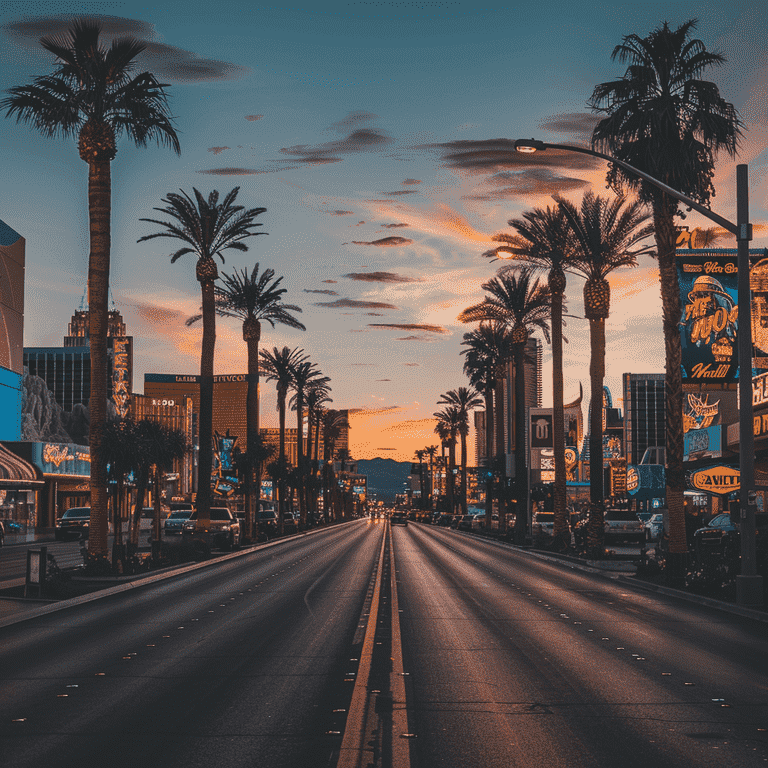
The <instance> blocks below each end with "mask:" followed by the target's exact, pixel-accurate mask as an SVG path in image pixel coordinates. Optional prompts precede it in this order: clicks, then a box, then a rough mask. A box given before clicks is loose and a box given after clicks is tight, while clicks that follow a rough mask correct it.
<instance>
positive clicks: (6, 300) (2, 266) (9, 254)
mask: <svg viewBox="0 0 768 768" xmlns="http://www.w3.org/2000/svg"><path fill="white" fill-rule="evenodd" d="M24 252H25V240H24V238H23V237H22V236H21V235H20V234H19V233H18V232H15V231H14V230H13V229H11V228H10V227H9V226H8V225H7V224H6V223H5V222H4V221H0V366H2V367H3V368H8V369H10V370H11V371H14V372H15V373H18V374H23V373H24V339H23V336H24Z"/></svg>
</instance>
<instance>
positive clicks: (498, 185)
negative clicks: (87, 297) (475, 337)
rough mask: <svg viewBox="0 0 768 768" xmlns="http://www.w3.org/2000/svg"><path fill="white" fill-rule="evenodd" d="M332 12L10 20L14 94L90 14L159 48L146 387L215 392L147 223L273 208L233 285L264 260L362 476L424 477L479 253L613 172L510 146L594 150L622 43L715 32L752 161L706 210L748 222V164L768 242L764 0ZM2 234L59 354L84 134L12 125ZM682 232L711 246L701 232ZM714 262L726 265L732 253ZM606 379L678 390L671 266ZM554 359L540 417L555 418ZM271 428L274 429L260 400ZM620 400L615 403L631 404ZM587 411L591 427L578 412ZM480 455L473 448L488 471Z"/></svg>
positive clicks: (142, 358)
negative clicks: (383, 462) (180, 378)
mask: <svg viewBox="0 0 768 768" xmlns="http://www.w3.org/2000/svg"><path fill="white" fill-rule="evenodd" d="M480 6H481V7H478V4H476V3H474V2H471V3H470V2H464V0H460V1H458V2H376V1H375V0H371V1H370V2H348V3H342V2H326V3H294V4H292V5H291V6H287V7H286V6H280V5H268V6H261V5H258V4H251V5H248V6H247V7H244V6H243V4H242V3H234V2H230V1H229V0H220V1H219V2H217V3H203V2H200V1H199V0H185V2H178V1H174V2H161V3H159V4H157V5H149V4H145V3H142V2H133V1H132V0H126V1H125V2H63V1H62V2H59V0H47V1H46V2H44V3H41V2H28V1H27V0H19V1H18V2H17V1H15V0H5V1H4V2H3V3H2V4H0V91H6V90H7V89H8V88H10V87H12V86H15V85H22V84H27V83H31V82H32V80H33V78H34V77H36V76H39V75H42V74H46V73H49V72H51V71H53V69H54V60H53V57H52V56H51V55H50V54H48V53H47V52H46V51H44V50H43V49H42V48H41V47H40V46H39V43H38V41H39V38H40V37H41V36H42V35H45V34H51V33H61V32H63V31H64V30H65V29H66V27H67V25H68V23H69V22H70V21H71V20H72V19H73V18H74V17H78V16H80V17H82V16H87V17H91V18H96V19H98V20H99V21H100V22H101V23H102V25H103V29H104V39H105V41H106V42H109V41H111V40H112V39H113V38H114V37H116V36H117V37H119V36H123V35H126V34H129V35H132V36H134V37H136V38H138V39H140V40H141V41H143V42H144V43H145V45H146V50H145V51H144V52H143V53H142V54H141V55H140V57H139V58H138V59H137V62H138V63H137V69H136V72H137V73H138V72H139V71H144V70H149V71H151V72H153V73H154V74H155V75H156V76H157V77H158V79H159V80H160V81H161V82H162V83H165V84H167V85H168V95H169V100H170V110H171V112H172V114H173V116H174V125H175V127H176V129H177V131H178V133H179V138H180V142H181V155H180V156H177V155H176V154H175V153H173V152H172V151H170V150H168V149H166V148H158V147H155V146H151V145H150V146H149V147H147V148H137V147H135V146H133V145H132V144H131V143H130V142H129V141H128V140H127V139H125V138H123V139H122V140H121V141H120V142H119V145H118V154H117V157H116V159H115V161H114V162H113V164H112V269H111V290H112V295H113V298H114V302H115V306H116V308H117V309H119V311H120V312H121V313H122V315H123V317H124V319H125V321H126V324H127V327H128V333H129V334H131V335H132V336H133V337H134V389H135V391H137V392H142V391H143V381H144V373H145V372H150V373H183V374H195V373H199V365H200V363H199V349H200V339H201V333H202V330H201V328H199V327H191V328H187V327H186V326H185V324H184V321H185V320H186V318H188V317H189V316H191V315H193V314H196V313H197V312H198V311H199V306H200V290H199V284H198V283H197V281H196V279H195V265H194V258H193V257H191V256H186V257H182V258H181V259H179V260H178V261H177V262H176V263H175V264H171V263H170V254H171V253H172V252H173V251H174V250H175V247H174V246H173V241H170V240H166V239H162V238H161V239H155V240H151V241H148V242H143V243H137V241H138V239H139V238H140V237H142V236H143V235H147V234H151V233H153V232H156V231H159V228H158V227H157V226H156V225H153V224H148V223H146V222H143V221H141V219H142V218H163V217H162V216H160V215H158V213H157V211H154V210H153V208H155V207H158V206H161V205H162V198H163V197H164V196H165V195H166V194H168V193H169V192H178V191H179V190H183V191H185V192H189V193H191V191H192V189H193V188H197V189H199V190H200V191H201V192H202V193H203V194H205V195H207V194H208V193H209V192H210V191H211V190H213V189H217V190H219V191H220V193H221V194H222V195H224V194H226V193H227V192H229V191H230V190H231V189H232V188H233V187H240V192H239V194H238V198H237V202H238V203H240V204H242V205H244V206H246V207H249V208H251V207H264V208H266V209H267V211H266V212H265V213H263V214H262V215H261V216H259V217H258V221H259V222H261V223H262V224H263V226H262V227H260V228H259V230H260V231H263V232H265V233H267V234H266V236H259V237H254V238H251V239H250V241H248V245H249V251H248V252H247V253H244V254H241V253H237V252H234V251H232V252H230V254H231V255H227V256H225V258H226V263H225V264H224V265H221V264H220V265H219V269H220V272H227V273H231V272H232V270H233V269H234V268H238V269H241V268H243V267H247V268H248V269H249V270H250V269H251V268H252V267H253V265H254V264H255V263H258V264H259V265H260V268H261V269H265V268H271V269H273V270H274V271H275V274H276V276H282V277H283V278H284V279H283V281H282V284H281V287H284V288H287V291H288V292H287V293H286V294H285V296H284V298H283V300H284V301H285V302H286V303H290V304H295V305H298V306H299V307H301V308H302V310H303V311H302V313H301V314H300V315H298V317H299V319H300V320H301V321H302V322H303V323H304V324H305V326H306V328H307V330H306V331H305V332H302V331H299V330H293V329H290V328H287V327H285V326H279V325H278V326H277V327H276V328H274V329H272V328H271V327H270V326H269V325H265V326H264V328H263V332H262V347H264V348H270V349H271V348H272V347H278V348H280V347H283V346H288V347H290V348H294V347H299V348H301V349H304V350H305V352H306V353H308V354H309V356H310V359H311V360H312V361H313V362H315V363H316V364H317V366H318V367H319V368H320V369H321V370H322V372H323V374H324V375H326V376H329V377H330V379H331V387H332V392H331V397H332V399H333V403H332V407H334V408H349V409H351V410H352V411H353V416H352V430H351V433H350V447H351V451H352V454H353V456H354V457H355V458H359V459H365V458H373V457H375V456H381V457H385V458H393V459H396V460H398V461H408V460H411V459H412V458H413V452H414V451H415V450H416V449H417V448H423V447H424V446H425V445H429V444H438V443H439V440H438V439H437V436H436V435H435V434H434V431H433V430H434V424H435V422H434V419H433V414H434V412H435V411H436V410H438V409H439V407H440V406H438V405H437V401H438V400H439V399H440V396H441V395H442V394H443V393H444V392H446V391H448V390H451V389H456V388H458V387H460V386H466V385H467V384H468V382H467V379H466V377H465V376H464V374H463V372H462V365H463V357H462V356H461V350H462V345H461V342H462V339H463V334H465V333H467V332H468V331H470V330H471V329H472V326H466V325H464V324H462V323H460V322H458V320H457V316H458V315H459V313H460V312H461V311H462V310H463V309H464V308H465V307H467V306H469V305H471V304H473V303H477V302H479V301H481V300H482V298H483V296H484V295H485V294H484V291H483V289H482V284H483V283H484V282H485V281H487V280H489V279H491V278H492V277H494V275H495V271H496V269H497V267H498V266H500V263H499V262H493V263H492V262H491V261H490V260H489V259H488V258H484V257H483V253H484V252H486V251H488V250H489V249H490V248H492V247H493V245H494V243H493V242H492V239H491V238H492V237H493V235H494V234H497V233H501V232H510V228H509V226H508V221H509V220H510V219H511V218H515V217H519V216H520V215H521V214H522V213H523V212H524V211H527V210H531V209H532V208H533V207H541V206H546V205H548V204H549V205H551V204H552V198H551V195H553V194H555V193H557V194H561V195H563V196H564V197H567V198H569V199H572V200H573V201H574V202H577V203H578V202H579V201H580V200H581V197H582V195H583V194H584V193H585V192H586V191H587V190H589V189H594V190H595V192H597V193H598V194H603V195H611V194H612V193H611V192H610V191H608V190H606V186H605V172H606V165H605V164H604V163H602V162H601V161H595V162H593V161H592V159H591V158H587V157H584V156H582V155H577V154H573V153H571V154H561V155H560V156H559V157H556V156H553V155H552V154H551V153H550V154H549V155H541V154H537V155H535V156H533V157H530V156H527V157H526V156H523V155H519V154H516V153H514V152H513V151H512V150H511V146H510V141H513V140H514V139H516V138H531V137H536V138H539V139H542V140H544V141H549V142H554V143H582V144H584V143H585V142H587V141H588V138H589V136H590V133H591V129H592V126H593V125H594V122H595V119H596V118H595V117H594V116H593V115H592V114H590V111H589V108H588V106H587V101H588V99H589V97H590V95H591V93H592V90H593V88H594V87H595V85H596V84H598V83H601V82H605V81H609V80H613V79H617V78H619V77H621V76H622V75H623V73H624V66H623V65H622V64H620V63H619V62H616V61H612V60H611V52H612V51H613V49H614V47H615V46H616V45H617V44H619V43H620V42H621V41H622V39H623V37H624V36H625V35H629V34H637V35H639V36H641V37H642V36H646V35H647V34H648V33H649V32H650V31H652V30H653V29H654V28H656V27H657V26H659V25H660V24H661V23H662V22H664V21H665V20H666V21H668V22H669V24H670V26H673V27H677V26H679V25H680V24H682V23H684V22H685V21H687V20H689V19H693V18H696V19H698V26H697V28H696V31H695V36H696V37H698V38H699V39H701V40H702V41H703V42H704V43H705V45H706V47H707V49H708V50H711V51H718V52H720V53H722V54H723V55H724V56H725V57H726V59H727V61H726V63H725V64H724V65H723V66H721V67H719V68H715V69H711V70H709V72H708V75H707V79H709V80H712V81H714V82H715V83H716V84H717V85H718V86H719V88H720V92H721V95H722V96H723V97H724V98H726V99H727V100H728V101H730V102H732V103H733V104H734V105H735V106H736V108H737V109H738V110H739V112H740V115H741V118H742V120H743V123H744V136H743V138H742V141H741V145H740V149H739V156H738V158H737V159H736V160H732V159H730V158H729V157H727V156H726V155H723V156H721V157H719V158H718V162H717V166H716V171H715V177H714V183H715V186H716V190H717V195H716V197H715V198H714V199H713V201H712V208H713V210H716V211H717V212H718V213H720V214H721V215H723V216H725V217H727V218H730V219H731V220H734V221H735V216H736V214H735V166H736V163H737V162H740V163H747V164H749V173H750V215H751V220H752V222H753V223H754V225H755V239H754V240H753V242H752V247H765V246H768V229H766V223H767V222H768V196H767V194H766V158H767V157H768V153H766V151H765V150H766V148H767V147H768V118H767V116H766V110H767V108H768V96H767V95H766V86H767V84H768V54H767V48H766V43H765V40H767V39H768V34H767V33H768V20H767V19H766V15H765V13H764V6H763V4H762V3H758V2H747V1H744V0H741V1H739V0H737V1H736V2H731V3H728V4H724V3H722V2H721V0H699V1H697V2H688V1H687V0H679V1H678V0H672V1H671V2H670V0H666V1H665V2H643V3H636V2H631V3H623V2H614V3H611V4H608V3H595V2H591V1H590V0H586V2H582V3H573V2H557V1H554V2H550V3H548V4H547V6H546V7H543V6H541V4H540V3H533V2H530V0H526V1H525V2H518V3H515V4H514V5H512V4H497V3H494V2H486V3H480ZM0 163H2V169H3V172H2V174H0V193H1V194H0V219H2V220H3V221H5V222H6V223H7V224H8V225H9V226H11V227H12V228H13V229H15V230H16V231H17V232H18V233H19V234H21V235H22V236H23V237H24V238H25V239H26V292H25V301H26V306H25V331H24V344H25V346H60V345H61V344H62V343H63V342H62V338H63V336H64V334H65V332H66V326H67V323H68V321H69V319H70V317H71V316H72V314H73V312H74V310H75V309H77V308H79V307H80V304H81V301H82V299H83V294H84V289H85V285H86V279H87V266H88V217H87V169H86V166H85V164H84V163H83V161H82V160H80V158H79V156H78V154H77V147H76V143H75V142H74V141H72V140H68V139H46V138H43V137H42V136H40V135H39V134H37V133H36V132H35V131H34V130H33V129H32V128H30V127H28V126H26V125H23V124H21V125H19V124H17V123H16V122H15V120H9V119H6V118H5V117H4V116H3V117H0ZM685 223H686V224H688V226H690V227H691V228H693V227H695V226H702V227H707V226H709V224H708V222H707V220H706V219H704V218H702V217H700V216H699V215H698V214H693V213H690V214H688V218H687V220H686V222H685ZM719 247H734V248H735V240H734V239H723V240H722V241H721V243H720V244H719ZM609 282H610V284H611V292H612V293H611V316H610V318H609V320H608V322H607V324H606V336H607V360H606V384H607V385H608V387H609V388H610V389H611V391H612V394H613V396H614V404H615V405H618V406H619V407H621V402H620V397H621V375H622V373H624V372H633V373H655V372H663V370H664V349H663V337H662V330H661V300H660V296H659V283H658V269H657V267H656V264H655V262H654V261H653V259H652V258H650V257H644V258H642V259H641V261H640V265H639V266H638V267H637V268H635V269H628V270H623V271H619V272H617V273H614V274H613V275H612V276H611V277H610V279H609ZM582 288H583V281H582V280H580V279H579V278H577V277H569V282H568V286H567V289H566V295H567V306H568V312H569V314H572V315H574V316H575V317H574V318H572V319H569V320H568V321H567V328H566V329H565V335H566V337H567V339H568V343H567V344H566V345H565V351H564V365H565V382H566V384H565V395H566V400H569V399H572V398H575V397H576V396H577V395H578V391H579V383H580V382H582V383H583V384H584V388H585V390H587V391H588V381H589V351H588V350H589V341H588V326H587V322H586V320H584V319H583V301H582ZM215 371H216V373H217V374H227V373H243V372H245V371H246V357H245V345H244V343H243V341H242V334H241V328H240V327H239V325H238V323H237V321H235V320H227V319H219V320H218V321H217V340H216V362H215ZM551 376H552V365H551V351H550V348H549V345H547V344H546V343H545V344H544V373H543V384H544V400H543V405H544V406H545V407H546V406H551V404H552V402H551V401H552V397H551ZM261 391H262V408H261V425H262V426H277V413H276V410H275V393H274V388H273V386H272V384H270V383H265V382H263V381H262V385H261ZM617 401H618V402H617ZM586 406H587V402H586V400H585V403H584V407H585V413H586ZM471 455H472V454H470V456H471Z"/></svg>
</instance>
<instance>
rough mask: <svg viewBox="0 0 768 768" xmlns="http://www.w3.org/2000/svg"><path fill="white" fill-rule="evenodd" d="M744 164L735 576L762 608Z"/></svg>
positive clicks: (740, 592)
mask: <svg viewBox="0 0 768 768" xmlns="http://www.w3.org/2000/svg"><path fill="white" fill-rule="evenodd" d="M748 180H749V177H748V169H747V166H746V165H738V166H736V227H737V230H738V231H737V233H736V237H737V240H738V255H737V259H738V261H737V265H738V270H739V285H738V299H739V348H738V354H739V466H740V475H741V477H740V492H739V498H740V502H739V513H740V518H741V519H740V522H739V529H740V539H741V573H740V574H739V575H738V576H737V577H736V595H737V601H738V603H739V605H744V606H753V607H755V606H762V605H763V579H762V576H759V575H758V574H757V560H756V553H755V440H754V433H753V427H752V418H753V413H752V302H751V296H750V286H749V241H750V240H751V239H752V225H751V224H750V223H749V183H748Z"/></svg>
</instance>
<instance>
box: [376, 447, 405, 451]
mask: <svg viewBox="0 0 768 768" xmlns="http://www.w3.org/2000/svg"><path fill="white" fill-rule="evenodd" d="M376 450H377V451H398V450H400V449H399V448H381V447H379V448H377V449H376Z"/></svg>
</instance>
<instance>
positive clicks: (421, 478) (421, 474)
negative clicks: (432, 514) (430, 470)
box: [414, 449, 426, 509]
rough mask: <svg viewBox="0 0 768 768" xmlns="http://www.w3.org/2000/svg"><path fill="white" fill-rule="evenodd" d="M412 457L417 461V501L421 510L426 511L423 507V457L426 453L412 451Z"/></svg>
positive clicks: (420, 450) (421, 450)
mask: <svg viewBox="0 0 768 768" xmlns="http://www.w3.org/2000/svg"><path fill="white" fill-rule="evenodd" d="M414 456H416V458H417V459H418V460H419V500H420V502H421V504H420V506H421V508H422V509H426V507H425V506H424V456H426V452H425V451H424V450H423V449H419V450H416V451H414Z"/></svg>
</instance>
